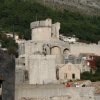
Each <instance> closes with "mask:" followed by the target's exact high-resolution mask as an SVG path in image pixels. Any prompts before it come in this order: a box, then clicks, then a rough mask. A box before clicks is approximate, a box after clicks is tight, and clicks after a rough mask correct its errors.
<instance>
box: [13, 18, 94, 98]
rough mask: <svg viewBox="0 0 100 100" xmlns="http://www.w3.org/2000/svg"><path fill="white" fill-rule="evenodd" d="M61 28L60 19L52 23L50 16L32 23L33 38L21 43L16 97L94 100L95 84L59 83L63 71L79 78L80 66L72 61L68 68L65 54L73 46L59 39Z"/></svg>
mask: <svg viewBox="0 0 100 100" xmlns="http://www.w3.org/2000/svg"><path fill="white" fill-rule="evenodd" d="M59 29H60V23H59V22H57V23H55V24H52V20H51V19H46V20H44V21H36V22H32V23H31V30H32V39H31V40H28V41H23V42H21V43H20V44H19V57H18V58H17V59H16V77H15V78H16V85H15V100H69V99H70V100H80V99H83V100H89V97H90V100H94V94H93V91H94V89H93V88H92V87H89V88H84V89H83V88H80V89H78V88H69V89H66V87H65V85H64V84H61V83H60V79H61V78H62V77H63V76H62V75H63V74H64V73H68V75H69V77H68V78H67V80H68V79H72V78H73V79H74V80H75V79H80V70H79V69H78V67H76V66H73V65H72V64H69V65H71V69H72V70H70V71H69V70H68V64H66V63H65V60H66V59H65V58H66V57H67V56H68V54H69V51H70V47H69V43H68V42H64V41H61V40H60V39H59ZM58 66H59V67H58ZM58 68H59V69H60V70H59V73H60V74H59V75H58V74H57V71H58ZM70 74H71V75H70ZM57 75H58V76H59V77H60V79H58V76H57ZM72 76H73V77H72ZM86 91H88V93H85V92H86Z"/></svg>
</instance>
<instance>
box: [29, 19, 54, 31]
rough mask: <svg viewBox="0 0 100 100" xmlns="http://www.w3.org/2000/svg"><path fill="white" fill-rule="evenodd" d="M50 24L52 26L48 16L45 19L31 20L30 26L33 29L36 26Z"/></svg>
mask: <svg viewBox="0 0 100 100" xmlns="http://www.w3.org/2000/svg"><path fill="white" fill-rule="evenodd" d="M51 26H52V20H51V19H49V18H48V19H46V20H42V21H35V22H32V23H31V25H30V28H31V29H34V28H38V27H51Z"/></svg>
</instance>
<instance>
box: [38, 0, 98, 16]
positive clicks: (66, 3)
mask: <svg viewBox="0 0 100 100" xmlns="http://www.w3.org/2000/svg"><path fill="white" fill-rule="evenodd" d="M37 1H38V2H41V3H42V4H44V5H48V6H50V7H54V8H59V9H68V10H71V11H78V12H81V13H84V14H91V15H100V0H37Z"/></svg>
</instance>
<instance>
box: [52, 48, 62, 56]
mask: <svg viewBox="0 0 100 100" xmlns="http://www.w3.org/2000/svg"><path fill="white" fill-rule="evenodd" d="M51 54H52V55H61V48H60V47H58V46H53V47H52V48H51Z"/></svg>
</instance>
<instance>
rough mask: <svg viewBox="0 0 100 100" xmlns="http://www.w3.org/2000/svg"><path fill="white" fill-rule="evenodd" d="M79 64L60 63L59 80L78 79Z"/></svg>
mask: <svg viewBox="0 0 100 100" xmlns="http://www.w3.org/2000/svg"><path fill="white" fill-rule="evenodd" d="M79 66H81V64H72V63H67V64H64V65H63V64H62V65H58V74H59V76H58V77H59V80H62V81H64V80H79V79H80V67H79Z"/></svg>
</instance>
